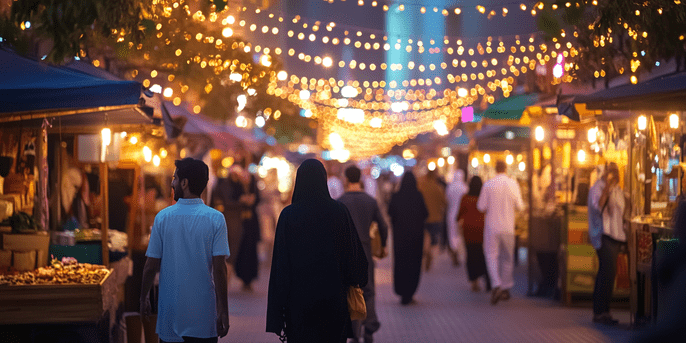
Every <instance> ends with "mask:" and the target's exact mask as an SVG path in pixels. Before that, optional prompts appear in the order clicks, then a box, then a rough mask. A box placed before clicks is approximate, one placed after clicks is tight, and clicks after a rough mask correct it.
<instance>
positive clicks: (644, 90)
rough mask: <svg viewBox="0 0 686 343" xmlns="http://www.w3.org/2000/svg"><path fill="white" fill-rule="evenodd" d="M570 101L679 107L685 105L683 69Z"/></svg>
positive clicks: (611, 106) (599, 106) (608, 106)
mask: <svg viewBox="0 0 686 343" xmlns="http://www.w3.org/2000/svg"><path fill="white" fill-rule="evenodd" d="M574 101H575V102H577V103H585V104H586V108H588V109H592V110H656V111H681V110H683V109H684V108H686V72H679V73H672V74H668V75H662V76H659V77H656V78H653V79H650V80H647V81H644V82H640V83H638V84H635V85H633V84H626V85H622V86H617V87H612V88H608V89H604V90H601V91H598V92H595V93H593V94H590V95H586V96H579V97H576V99H575V100H574Z"/></svg>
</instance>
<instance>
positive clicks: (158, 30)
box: [3, 0, 311, 140]
mask: <svg viewBox="0 0 686 343" xmlns="http://www.w3.org/2000/svg"><path fill="white" fill-rule="evenodd" d="M225 8H226V2H224V1H223V0H185V1H184V0H153V1H149V0H148V1H146V0H22V1H14V2H13V3H12V9H11V15H10V21H11V25H13V26H14V27H13V28H12V27H9V28H8V27H6V28H4V29H3V31H6V32H10V31H12V30H9V29H10V28H11V29H13V30H14V31H12V32H14V35H15V36H16V31H17V29H18V28H19V27H21V28H22V30H23V31H22V33H23V34H24V35H28V34H35V35H38V36H40V37H43V38H46V39H48V40H49V41H51V42H52V49H51V51H50V53H49V54H48V56H47V59H48V60H50V61H52V62H54V63H63V62H65V61H70V60H72V59H73V58H74V56H79V57H81V58H87V59H90V60H92V61H95V60H97V61H98V62H97V63H101V64H103V66H104V67H105V68H106V69H107V70H109V71H111V72H113V73H115V74H117V75H119V76H120V77H122V78H126V79H135V80H138V81H140V82H143V83H144V85H146V86H148V85H153V84H159V85H160V86H161V87H162V88H163V89H166V88H171V90H172V92H173V95H172V96H170V97H168V100H170V101H173V100H176V101H179V100H183V101H186V102H188V103H190V104H192V107H195V106H200V109H201V111H202V112H203V113H204V114H206V115H208V116H210V117H213V118H217V119H222V120H226V121H230V120H233V119H234V118H235V116H236V115H237V113H236V111H235V109H236V105H237V103H236V97H237V96H238V95H239V94H246V93H247V92H248V91H250V93H253V91H254V93H253V94H254V95H252V96H249V97H248V98H249V101H248V103H247V104H246V107H245V109H244V110H243V111H242V113H243V114H246V115H247V116H248V117H250V115H253V116H254V115H256V114H258V113H269V112H270V111H271V112H272V113H273V112H275V111H276V110H277V109H278V110H280V112H281V113H283V114H285V115H284V116H282V117H281V118H280V119H279V120H274V119H273V118H272V119H271V120H268V121H267V127H266V128H265V129H267V131H268V132H273V133H277V134H280V135H285V136H286V140H289V139H290V140H292V139H293V138H294V137H295V136H297V134H296V132H295V130H301V131H300V134H301V135H302V134H305V135H309V134H311V128H310V127H309V126H308V125H307V123H297V121H299V120H301V119H300V118H299V117H298V116H297V113H298V111H297V108H296V107H295V106H294V105H292V104H291V103H289V102H287V101H282V99H278V98H275V97H272V96H269V95H267V92H266V88H267V85H268V83H269V81H270V80H271V79H274V78H275V77H276V72H277V71H279V70H280V68H281V63H280V61H279V59H278V58H277V56H276V55H275V54H274V52H273V51H270V52H268V53H267V52H265V51H255V50H254V48H253V47H252V45H251V44H250V43H249V42H247V41H245V40H243V39H242V38H240V37H239V36H237V35H235V34H233V33H232V32H226V31H223V30H224V28H225V27H226V25H225V23H223V21H224V20H225V19H226V17H227V14H226V11H225ZM26 22H30V23H31V29H30V30H29V29H26V30H24V28H25V26H24V25H25V23H26ZM14 40H15V41H16V42H19V41H21V39H20V38H16V37H15V39H14ZM262 55H268V56H269V58H268V59H269V62H270V63H266V64H262V63H260V60H259V59H260V58H261V57H262ZM236 75H239V79H237V78H236ZM146 80H147V81H146ZM177 98H178V99H177ZM266 109H269V110H270V111H265V110H266ZM270 127H271V128H270ZM281 138H282V137H277V139H281ZM281 140H282V139H281Z"/></svg>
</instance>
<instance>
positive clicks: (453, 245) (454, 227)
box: [445, 169, 483, 265]
mask: <svg viewBox="0 0 686 343" xmlns="http://www.w3.org/2000/svg"><path fill="white" fill-rule="evenodd" d="M468 191H469V187H468V186H467V184H466V183H465V182H464V171H463V170H462V169H458V170H456V171H455V174H454V175H453V181H452V182H451V183H450V185H449V186H448V189H447V190H446V192H445V197H446V201H447V203H448V211H447V212H448V214H447V216H446V223H447V226H448V243H449V244H450V249H451V250H452V252H453V253H452V254H453V256H454V257H453V258H454V259H455V261H453V262H457V263H453V264H454V265H459V262H460V261H462V262H464V261H465V260H466V259H467V253H466V248H465V241H464V239H463V235H464V233H463V232H462V231H463V230H460V228H461V226H460V225H458V223H457V219H456V218H457V214H458V211H459V210H460V202H461V200H462V197H463V196H464V195H465V194H467V192H468ZM482 231H483V230H482ZM458 257H459V258H458Z"/></svg>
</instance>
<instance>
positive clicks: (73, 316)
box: [0, 270, 117, 325]
mask: <svg viewBox="0 0 686 343" xmlns="http://www.w3.org/2000/svg"><path fill="white" fill-rule="evenodd" d="M116 287H117V286H116V285H115V284H114V277H113V276H112V270H110V272H109V273H108V274H107V276H105V278H104V279H103V280H102V281H101V282H100V284H67V285H21V286H0V325H7V324H38V323H86V322H97V321H98V320H100V318H102V316H103V314H104V313H105V312H107V311H110V310H112V309H113V308H114V306H116V304H115V302H116V300H115V299H116V295H117V290H116Z"/></svg>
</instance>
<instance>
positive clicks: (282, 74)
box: [276, 70, 288, 81]
mask: <svg viewBox="0 0 686 343" xmlns="http://www.w3.org/2000/svg"><path fill="white" fill-rule="evenodd" d="M276 77H277V78H278V79H279V81H286V79H287V78H288V73H287V72H286V71H285V70H282V71H280V72H279V73H278V74H276Z"/></svg>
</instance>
